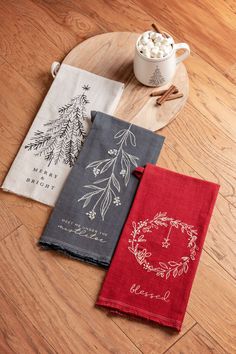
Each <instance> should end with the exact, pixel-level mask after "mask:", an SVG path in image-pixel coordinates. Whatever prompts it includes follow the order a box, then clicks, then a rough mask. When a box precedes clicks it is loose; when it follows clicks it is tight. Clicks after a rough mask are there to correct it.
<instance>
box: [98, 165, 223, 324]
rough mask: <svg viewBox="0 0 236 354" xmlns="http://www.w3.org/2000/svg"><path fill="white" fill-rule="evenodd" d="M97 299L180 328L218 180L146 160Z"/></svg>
mask: <svg viewBox="0 0 236 354" xmlns="http://www.w3.org/2000/svg"><path fill="white" fill-rule="evenodd" d="M134 173H135V174H136V176H137V177H139V178H141V182H140V184H139V188H138V191H137V193H136V196H135V199H134V202H133V205H132V208H131V211H130V214H129V217H128V219H127V221H126V224H125V227H124V229H123V232H122V235H121V237H120V241H119V244H118V247H117V249H116V252H115V255H114V257H113V260H112V263H111V266H110V268H109V271H108V273H107V275H106V278H105V281H104V283H103V286H102V289H101V292H100V294H99V297H98V300H97V303H96V304H97V305H101V306H105V307H108V308H109V309H110V310H113V311H116V312H119V313H123V314H124V313H126V314H129V315H135V316H139V317H143V318H146V319H149V320H152V321H155V322H157V323H159V324H162V325H166V326H170V327H174V328H176V329H177V330H180V329H181V326H182V322H183V318H184V314H185V311H186V306H187V302H188V298H189V294H190V290H191V287H192V283H193V279H194V276H195V273H196V269H197V265H198V262H199V258H200V254H201V250H202V247H203V243H204V239H205V236H206V232H207V228H208V225H209V222H210V218H211V214H212V211H213V207H214V203H215V200H216V197H217V193H218V190H219V186H218V185H217V184H214V183H210V182H206V181H202V180H199V179H196V178H192V177H188V176H184V175H181V174H179V173H175V172H172V171H168V170H166V169H163V168H160V167H156V166H153V165H151V164H148V165H147V166H146V167H145V168H141V167H138V168H137V169H136V171H135V172H134Z"/></svg>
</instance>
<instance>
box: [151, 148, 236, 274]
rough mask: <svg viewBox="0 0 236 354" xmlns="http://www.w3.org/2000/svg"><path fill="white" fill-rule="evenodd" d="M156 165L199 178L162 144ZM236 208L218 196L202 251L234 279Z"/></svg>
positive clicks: (235, 268)
mask: <svg viewBox="0 0 236 354" xmlns="http://www.w3.org/2000/svg"><path fill="white" fill-rule="evenodd" d="M158 165H160V166H162V167H165V168H167V169H170V170H173V171H177V172H179V173H183V174H185V175H188V176H192V177H196V178H201V176H200V175H199V174H198V173H197V172H196V171H195V170H194V169H193V168H192V166H191V165H188V164H187V163H186V162H185V161H184V160H183V159H182V158H181V157H180V156H179V154H177V153H176V152H174V151H173V150H172V149H171V148H169V147H168V146H167V144H164V147H163V150H162V154H161V156H160V157H159V160H158ZM235 234H236V208H235V207H233V206H232V205H231V204H230V203H229V202H228V201H227V200H226V199H225V198H224V197H222V196H221V195H220V194H219V195H218V197H217V201H216V205H215V208H214V212H213V216H212V219H211V223H210V227H209V229H208V233H207V237H206V240H205V244H204V249H205V250H206V251H207V252H208V253H209V254H210V255H211V256H212V257H213V258H214V259H215V260H216V261H217V263H218V264H219V265H221V266H222V267H223V268H224V269H225V270H227V272H228V273H229V274H231V276H232V277H234V278H236V241H235V237H234V235H235Z"/></svg>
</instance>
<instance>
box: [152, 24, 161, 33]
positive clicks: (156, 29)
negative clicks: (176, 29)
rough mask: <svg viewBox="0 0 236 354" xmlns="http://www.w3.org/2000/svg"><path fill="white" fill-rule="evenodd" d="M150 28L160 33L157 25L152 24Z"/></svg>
mask: <svg viewBox="0 0 236 354" xmlns="http://www.w3.org/2000/svg"><path fill="white" fill-rule="evenodd" d="M152 27H153V28H154V30H155V31H156V32H157V33H161V31H160V30H159V28H158V27H157V25H156V24H155V23H152Z"/></svg>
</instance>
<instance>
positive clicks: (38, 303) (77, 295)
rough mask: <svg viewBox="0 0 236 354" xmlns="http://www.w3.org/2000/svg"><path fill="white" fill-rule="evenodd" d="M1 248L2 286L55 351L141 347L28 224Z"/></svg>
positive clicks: (3, 241) (0, 277)
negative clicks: (41, 246) (37, 239)
mask: <svg viewBox="0 0 236 354" xmlns="http://www.w3.org/2000/svg"><path fill="white" fill-rule="evenodd" d="M0 252H1V260H0V262H1V269H7V270H8V271H7V272H1V273H0V280H1V281H0V288H1V289H4V291H5V292H6V293H7V294H8V296H9V298H10V300H11V301H12V302H13V303H14V305H15V306H17V307H18V308H20V309H21V310H22V311H23V312H24V314H25V316H26V317H27V318H28V320H29V321H31V322H32V324H33V325H34V326H35V328H36V329H37V330H38V332H40V334H41V335H42V336H43V337H44V338H45V339H46V340H47V341H48V342H49V344H50V345H52V346H53V347H54V348H55V350H56V351H57V352H60V353H70V352H72V353H81V352H82V353H83V352H84V353H85V352H86V353H95V352H97V353H104V354H105V353H111V352H117V353H124V352H127V353H139V350H138V349H137V348H136V346H135V345H134V344H133V343H132V342H131V341H130V340H129V339H128V338H127V336H126V335H124V333H123V332H122V331H121V330H120V329H119V328H118V327H117V325H116V324H114V322H112V321H109V322H108V321H104V315H103V313H102V312H101V311H100V310H98V309H96V308H94V303H93V301H91V299H90V298H89V297H88V296H87V294H86V293H85V292H84V290H83V289H82V288H81V287H80V286H79V284H78V283H77V282H75V281H74V280H73V278H72V277H70V275H69V273H68V272H65V271H64V270H63V269H62V267H60V266H59V265H58V264H57V263H56V262H55V261H54V259H53V257H52V256H51V255H50V254H49V253H48V252H45V251H41V252H40V251H39V249H38V247H37V246H36V244H35V241H34V238H33V237H32V236H31V235H30V234H29V233H28V231H27V229H26V228H25V227H24V226H21V227H20V228H18V229H17V231H16V232H13V233H12V234H11V235H8V237H7V238H5V239H4V240H2V241H1V242H0ZM104 333H106V335H105V336H104Z"/></svg>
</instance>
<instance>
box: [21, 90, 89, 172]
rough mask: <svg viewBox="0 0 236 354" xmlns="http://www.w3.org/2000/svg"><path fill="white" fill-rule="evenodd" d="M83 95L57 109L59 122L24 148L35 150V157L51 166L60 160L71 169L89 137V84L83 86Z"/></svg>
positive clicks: (55, 121) (56, 120) (53, 123)
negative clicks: (87, 127)
mask: <svg viewBox="0 0 236 354" xmlns="http://www.w3.org/2000/svg"><path fill="white" fill-rule="evenodd" d="M82 89H83V91H82V94H80V95H78V96H76V97H74V98H72V99H71V100H70V102H69V103H67V104H66V105H64V106H63V107H60V108H59V109H58V116H59V118H58V119H55V120H51V121H49V122H48V123H46V124H44V126H45V127H46V131H45V132H44V131H39V130H38V131H36V132H35V133H34V136H33V137H32V138H31V142H30V143H28V144H27V145H26V146H25V149H27V150H29V151H31V150H35V151H37V153H36V154H35V156H43V157H44V159H45V160H46V161H48V166H49V165H50V164H51V163H52V162H54V164H55V165H57V164H58V163H59V162H60V161H62V162H63V163H64V164H66V165H67V164H68V165H69V166H70V167H72V166H73V165H74V163H75V161H76V160H77V158H78V155H79V152H80V150H81V147H82V145H83V142H84V140H85V138H86V135H87V132H86V131H87V129H86V124H87V122H86V119H87V112H86V105H87V104H88V103H89V101H88V99H87V95H86V91H88V90H89V89H90V87H89V86H88V85H84V86H83V87H82Z"/></svg>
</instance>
